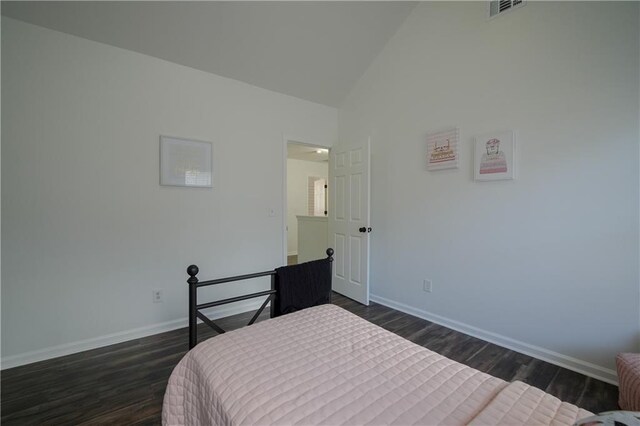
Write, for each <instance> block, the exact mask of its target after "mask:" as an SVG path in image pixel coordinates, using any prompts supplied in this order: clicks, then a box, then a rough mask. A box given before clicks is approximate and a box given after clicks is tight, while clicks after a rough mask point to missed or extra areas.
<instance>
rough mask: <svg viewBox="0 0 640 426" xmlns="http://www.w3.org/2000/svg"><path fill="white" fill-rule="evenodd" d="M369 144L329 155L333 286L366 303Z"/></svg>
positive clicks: (332, 152)
mask: <svg viewBox="0 0 640 426" xmlns="http://www.w3.org/2000/svg"><path fill="white" fill-rule="evenodd" d="M369 151H370V144H369V141H367V142H366V143H363V144H360V145H341V146H337V147H334V148H332V149H331V154H330V156H329V196H330V197H331V198H332V202H330V203H329V245H330V246H331V247H332V248H333V249H334V255H333V258H334V261H333V277H332V281H333V290H334V291H336V292H338V293H340V294H342V295H344V296H347V297H349V298H351V299H353V300H355V301H357V302H360V303H362V304H365V305H368V304H369V235H370V232H371V228H370V223H369V219H370V216H369V210H370V206H369V198H370V197H369V195H370V186H371V185H370V181H369V169H370V163H371V162H370V157H369Z"/></svg>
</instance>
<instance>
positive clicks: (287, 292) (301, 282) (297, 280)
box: [274, 259, 331, 316]
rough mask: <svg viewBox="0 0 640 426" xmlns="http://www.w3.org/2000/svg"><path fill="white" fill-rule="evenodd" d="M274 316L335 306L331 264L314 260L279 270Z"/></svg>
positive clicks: (327, 260) (322, 260) (327, 261)
mask: <svg viewBox="0 0 640 426" xmlns="http://www.w3.org/2000/svg"><path fill="white" fill-rule="evenodd" d="M276 275H277V277H278V279H277V280H276V290H277V293H276V294H277V296H276V302H275V312H274V316H280V315H285V314H290V313H292V312H295V311H299V310H301V309H305V308H310V307H312V306H316V305H322V304H325V303H331V261H330V259H320V260H313V261H311V262H305V263H301V264H299V265H291V266H283V267H281V268H277V269H276Z"/></svg>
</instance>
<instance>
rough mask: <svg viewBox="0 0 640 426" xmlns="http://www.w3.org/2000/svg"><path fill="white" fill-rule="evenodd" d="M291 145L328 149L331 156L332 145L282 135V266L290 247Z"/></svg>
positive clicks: (290, 135)
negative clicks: (289, 194)
mask: <svg viewBox="0 0 640 426" xmlns="http://www.w3.org/2000/svg"><path fill="white" fill-rule="evenodd" d="M289 143H295V144H298V145H305V146H312V147H315V148H322V149H328V150H329V155H331V144H328V143H321V142H319V141H316V140H314V139H313V138H309V137H306V136H301V135H292V134H287V133H283V134H282V262H283V263H282V264H283V265H286V264H287V258H288V254H289V253H288V250H287V249H288V247H287V212H288V211H287V208H288V203H287V202H288V200H287V146H288V145H289Z"/></svg>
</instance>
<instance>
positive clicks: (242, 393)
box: [162, 305, 590, 425]
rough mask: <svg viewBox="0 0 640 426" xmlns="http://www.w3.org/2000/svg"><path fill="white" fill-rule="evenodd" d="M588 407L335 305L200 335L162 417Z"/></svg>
mask: <svg viewBox="0 0 640 426" xmlns="http://www.w3.org/2000/svg"><path fill="white" fill-rule="evenodd" d="M588 415H590V413H589V412H587V411H584V410H580V409H578V408H577V407H575V406H573V405H571V404H567V403H562V402H560V401H559V400H558V399H557V398H555V397H553V396H551V395H548V394H546V393H544V392H542V391H540V390H538V389H535V388H531V387H530V386H528V385H525V384H524V383H520V382H515V383H513V384H508V383H507V382H505V381H503V380H500V379H498V378H495V377H492V376H490V375H488V374H485V373H482V372H480V371H477V370H474V369H473V368H470V367H467V366H465V365H463V364H460V363H457V362H455V361H452V360H449V359H447V358H445V357H443V356H441V355H438V354H436V353H435V352H432V351H430V350H428V349H425V348H423V347H421V346H418V345H416V344H414V343H412V342H410V341H408V340H405V339H403V338H401V337H399V336H397V335H395V334H393V333H391V332H388V331H386V330H384V329H382V328H380V327H378V326H375V325H373V324H371V323H369V322H368V321H365V320H363V319H361V318H360V317H358V316H356V315H353V314H351V313H350V312H348V311H346V310H344V309H342V308H339V307H337V306H335V305H322V306H317V307H314V308H310V309H305V310H303V311H299V312H296V313H293V314H289V315H285V316H282V317H279V318H275V319H271V320H267V321H263V322H260V323H258V324H255V325H252V326H250V327H245V328H242V329H240V330H236V331H232V332H229V333H225V334H222V335H220V336H216V337H215V338H212V339H209V340H207V341H205V342H202V343H200V344H199V345H198V346H196V347H195V348H194V349H193V350H192V351H190V352H189V353H188V354H187V355H185V357H184V358H183V359H182V360H181V361H180V363H179V364H178V365H177V366H176V368H175V370H174V371H173V373H172V375H171V378H170V379H169V384H168V386H167V390H166V394H165V397H164V405H163V410H162V420H163V423H164V424H165V425H239V424H246V425H268V424H275V425H289V424H302V425H338V424H341V425H360V424H379V425H382V424H385V425H386V424H398V425H409V424H420V425H431V424H438V425H454V424H455V425H462V424H468V423H474V424H498V423H502V424H515V423H527V424H572V423H573V422H574V421H575V420H576V419H579V418H582V417H586V416H588Z"/></svg>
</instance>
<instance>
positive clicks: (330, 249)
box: [326, 247, 333, 262]
mask: <svg viewBox="0 0 640 426" xmlns="http://www.w3.org/2000/svg"><path fill="white" fill-rule="evenodd" d="M326 253H327V257H328V258H329V262H333V249H332V248H331V247H329V248H328V249H327V251H326Z"/></svg>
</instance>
